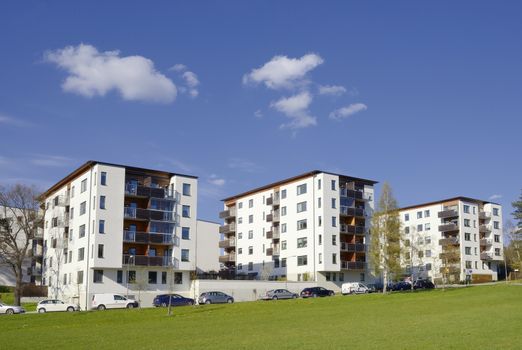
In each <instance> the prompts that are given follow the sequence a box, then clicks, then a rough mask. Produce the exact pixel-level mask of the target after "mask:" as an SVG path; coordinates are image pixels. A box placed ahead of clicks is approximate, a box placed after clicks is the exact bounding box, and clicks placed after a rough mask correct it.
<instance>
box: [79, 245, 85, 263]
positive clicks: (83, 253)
mask: <svg viewBox="0 0 522 350" xmlns="http://www.w3.org/2000/svg"><path fill="white" fill-rule="evenodd" d="M84 258H85V248H80V249H78V261H83V259H84Z"/></svg>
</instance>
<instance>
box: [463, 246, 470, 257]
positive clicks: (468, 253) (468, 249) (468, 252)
mask: <svg viewBox="0 0 522 350" xmlns="http://www.w3.org/2000/svg"><path fill="white" fill-rule="evenodd" d="M464 251H465V254H466V255H471V247H465V248H464Z"/></svg>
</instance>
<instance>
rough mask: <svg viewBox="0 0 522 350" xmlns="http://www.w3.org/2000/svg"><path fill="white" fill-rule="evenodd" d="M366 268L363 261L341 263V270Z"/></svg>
mask: <svg viewBox="0 0 522 350" xmlns="http://www.w3.org/2000/svg"><path fill="white" fill-rule="evenodd" d="M366 266H367V265H366V262H364V261H341V269H343V270H366Z"/></svg>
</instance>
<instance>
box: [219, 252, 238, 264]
mask: <svg viewBox="0 0 522 350" xmlns="http://www.w3.org/2000/svg"><path fill="white" fill-rule="evenodd" d="M235 261H236V253H230V254H225V255H221V256H220V257H219V262H221V263H228V262H235Z"/></svg>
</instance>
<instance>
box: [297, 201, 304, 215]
mask: <svg viewBox="0 0 522 350" xmlns="http://www.w3.org/2000/svg"><path fill="white" fill-rule="evenodd" d="M303 211H306V202H300V203H297V212H298V213H300V212H303Z"/></svg>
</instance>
